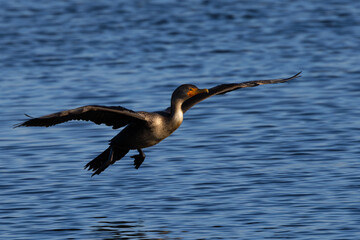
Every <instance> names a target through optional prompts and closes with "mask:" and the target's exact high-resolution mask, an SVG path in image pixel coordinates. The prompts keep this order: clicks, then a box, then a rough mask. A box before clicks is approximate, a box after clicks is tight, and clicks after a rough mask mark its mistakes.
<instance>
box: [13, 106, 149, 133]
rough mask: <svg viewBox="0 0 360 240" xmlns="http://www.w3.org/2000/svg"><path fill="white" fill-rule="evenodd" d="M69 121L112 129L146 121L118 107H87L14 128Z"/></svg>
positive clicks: (46, 125)
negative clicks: (106, 126) (81, 121)
mask: <svg viewBox="0 0 360 240" xmlns="http://www.w3.org/2000/svg"><path fill="white" fill-rule="evenodd" d="M71 120H84V121H92V122H94V123H96V124H106V125H108V126H112V128H113V129H116V128H120V127H123V126H125V125H127V124H129V123H130V122H136V121H146V120H145V117H144V116H143V115H141V114H139V113H137V112H134V111H132V110H129V109H126V108H123V107H120V106H118V107H105V106H96V105H89V106H83V107H79V108H75V109H70V110H65V111H62V112H57V113H53V114H49V115H46V116H42V117H38V118H31V119H30V120H27V121H26V122H23V123H20V124H17V125H15V127H23V126H25V127H30V126H39V127H50V126H53V125H56V124H59V123H63V122H67V121H71Z"/></svg>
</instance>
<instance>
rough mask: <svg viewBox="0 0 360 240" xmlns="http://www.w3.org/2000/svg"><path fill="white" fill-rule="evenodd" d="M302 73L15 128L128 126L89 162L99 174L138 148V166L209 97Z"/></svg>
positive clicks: (185, 91) (181, 90) (185, 88)
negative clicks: (160, 104)
mask: <svg viewBox="0 0 360 240" xmlns="http://www.w3.org/2000/svg"><path fill="white" fill-rule="evenodd" d="M299 75H300V73H297V74H296V75H294V76H292V77H290V78H284V79H273V80H259V81H249V82H243V83H231V84H221V85H218V86H215V87H213V88H210V89H198V88H197V87H196V86H194V85H191V84H184V85H181V86H180V87H178V88H177V89H175V91H174V92H173V94H172V96H171V106H170V107H169V108H167V109H166V110H164V111H159V112H134V111H132V110H129V109H126V108H123V107H120V106H117V107H105V106H97V105H89V106H83V107H79V108H75V109H70V110H66V111H62V112H57V113H53V114H49V115H46V116H42V117H39V118H31V119H29V120H27V121H25V122H23V123H20V124H17V125H15V127H23V126H25V127H29V126H41V127H50V126H53V125H56V124H59V123H63V122H67V121H70V120H84V121H92V122H94V123H96V124H106V125H107V126H112V128H113V129H117V128H121V127H124V126H126V127H125V128H124V129H123V130H122V131H121V132H120V133H119V134H118V135H116V136H115V137H114V138H113V139H111V140H110V143H109V147H108V148H107V149H106V150H105V151H104V152H103V153H101V154H100V155H99V156H97V157H96V158H95V159H93V160H92V161H90V162H89V163H87V164H86V165H85V168H87V169H88V170H92V171H94V173H93V175H95V174H100V173H101V172H102V171H104V170H105V169H106V168H107V167H108V166H109V165H111V164H114V163H115V162H116V161H117V160H120V159H121V158H122V157H124V156H125V155H126V154H127V153H128V152H129V150H130V149H137V150H138V152H139V154H138V155H134V156H132V158H134V165H135V168H137V169H138V168H139V167H140V165H141V164H142V162H143V161H144V159H145V154H144V152H143V151H142V148H146V147H150V146H153V145H155V144H157V143H159V142H160V141H162V140H163V139H165V138H166V137H168V136H169V135H170V134H172V133H173V132H174V131H175V130H176V129H177V128H178V127H179V126H180V125H181V123H182V121H183V114H184V113H185V112H186V111H187V110H189V109H190V108H191V107H192V106H194V105H195V104H197V103H199V102H201V101H202V100H204V99H206V98H208V97H211V96H214V95H219V94H225V93H227V92H230V91H233V90H236V89H239V88H246V87H255V86H258V85H263V84H272V83H283V82H287V81H289V80H291V79H294V78H297V77H299Z"/></svg>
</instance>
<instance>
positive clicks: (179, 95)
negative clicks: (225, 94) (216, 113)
mask: <svg viewBox="0 0 360 240" xmlns="http://www.w3.org/2000/svg"><path fill="white" fill-rule="evenodd" d="M208 92H209V90H207V89H206V88H204V89H199V88H198V87H196V86H195V85H192V84H183V85H181V86H179V87H178V88H177V89H175V91H174V92H173V94H172V96H171V101H177V100H182V102H183V101H185V100H187V99H189V98H191V97H193V96H195V95H198V94H200V93H208Z"/></svg>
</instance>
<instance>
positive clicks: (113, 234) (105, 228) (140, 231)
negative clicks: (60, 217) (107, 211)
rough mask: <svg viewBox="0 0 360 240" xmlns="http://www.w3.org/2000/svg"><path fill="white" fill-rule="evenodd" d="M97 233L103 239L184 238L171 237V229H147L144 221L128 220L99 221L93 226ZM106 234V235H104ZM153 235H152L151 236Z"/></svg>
mask: <svg viewBox="0 0 360 240" xmlns="http://www.w3.org/2000/svg"><path fill="white" fill-rule="evenodd" d="M92 228H93V229H94V231H96V232H98V234H95V235H96V236H98V237H101V238H103V239H143V240H154V239H159V240H161V239H182V238H180V237H179V238H169V237H168V236H167V234H169V233H170V231H166V230H145V229H146V227H145V226H144V225H143V222H141V221H139V222H127V221H106V220H102V221H99V222H98V224H97V225H96V226H92ZM104 235H106V236H104ZM150 235H151V236H150Z"/></svg>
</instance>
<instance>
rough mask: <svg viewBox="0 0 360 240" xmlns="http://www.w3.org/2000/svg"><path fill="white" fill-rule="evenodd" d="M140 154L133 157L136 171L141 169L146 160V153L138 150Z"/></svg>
mask: <svg viewBox="0 0 360 240" xmlns="http://www.w3.org/2000/svg"><path fill="white" fill-rule="evenodd" d="M138 152H139V154H138V155H134V156H131V158H134V166H135V168H136V169H139V167H140V165H141V164H142V163H143V162H144V160H145V154H144V152H143V151H142V150H141V149H138Z"/></svg>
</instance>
